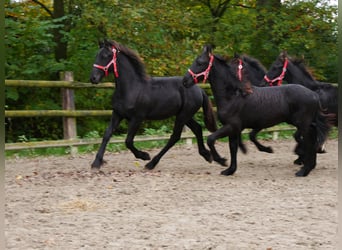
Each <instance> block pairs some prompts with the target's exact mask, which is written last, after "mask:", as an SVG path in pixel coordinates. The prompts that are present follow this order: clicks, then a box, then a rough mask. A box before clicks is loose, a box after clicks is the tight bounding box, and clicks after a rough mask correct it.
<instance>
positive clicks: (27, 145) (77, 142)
mask: <svg viewBox="0 0 342 250" xmlns="http://www.w3.org/2000/svg"><path fill="white" fill-rule="evenodd" d="M294 130H295V127H293V126H290V125H285V126H274V127H271V128H268V129H264V130H262V132H267V133H273V132H280V131H294ZM250 131H251V130H250V129H245V130H244V131H243V132H242V133H243V134H247V133H249V132H250ZM210 134H211V133H210V132H208V131H205V132H203V136H204V137H207V136H208V135H210ZM170 136H171V135H170V134H167V135H163V136H136V137H135V139H134V141H135V142H144V141H158V140H168V139H169V138H170ZM181 138H182V139H193V138H195V136H194V134H192V133H191V132H185V133H182V136H181ZM101 142H102V138H97V139H69V140H54V141H37V142H17V143H6V144H5V150H6V151H11V150H23V149H34V148H53V147H69V146H82V145H95V144H100V143H101ZM109 143H125V138H118V139H115V138H112V139H111V140H110V141H109Z"/></svg>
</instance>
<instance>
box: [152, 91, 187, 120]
mask: <svg viewBox="0 0 342 250" xmlns="http://www.w3.org/2000/svg"><path fill="white" fill-rule="evenodd" d="M181 107H182V100H181V98H180V97H179V96H177V95H175V96H165V95H164V96H158V98H154V99H152V100H151V105H150V108H149V112H148V113H147V119H150V120H163V119H167V118H169V117H172V116H175V115H177V114H178V113H179V110H180V109H181Z"/></svg>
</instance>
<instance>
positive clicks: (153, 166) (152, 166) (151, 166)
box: [145, 161, 156, 170]
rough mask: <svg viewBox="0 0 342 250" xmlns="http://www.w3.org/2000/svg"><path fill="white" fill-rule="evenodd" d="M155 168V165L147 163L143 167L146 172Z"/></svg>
mask: <svg viewBox="0 0 342 250" xmlns="http://www.w3.org/2000/svg"><path fill="white" fill-rule="evenodd" d="M155 167H156V164H154V163H153V162H151V161H150V162H149V163H147V164H146V165H145V168H146V169H148V170H152V169H154V168H155Z"/></svg>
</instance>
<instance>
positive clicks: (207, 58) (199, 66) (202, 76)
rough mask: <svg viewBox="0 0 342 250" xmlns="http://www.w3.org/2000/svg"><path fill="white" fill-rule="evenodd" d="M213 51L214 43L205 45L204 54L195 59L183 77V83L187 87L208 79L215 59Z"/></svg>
mask: <svg viewBox="0 0 342 250" xmlns="http://www.w3.org/2000/svg"><path fill="white" fill-rule="evenodd" d="M212 51H213V46H212V45H205V46H204V47H203V51H202V54H201V55H199V56H198V57H197V58H196V59H195V61H194V62H193V63H192V65H191V67H190V68H189V69H188V72H187V73H186V74H185V76H184V78H183V84H184V86H185V87H187V88H188V87H190V86H192V85H194V84H197V83H198V82H199V81H200V80H203V82H205V81H206V80H207V79H208V76H209V73H210V70H211V67H212V64H213V61H214V55H213V53H212Z"/></svg>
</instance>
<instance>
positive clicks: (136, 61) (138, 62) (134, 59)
mask: <svg viewBox="0 0 342 250" xmlns="http://www.w3.org/2000/svg"><path fill="white" fill-rule="evenodd" d="M106 42H108V43H109V44H110V46H114V47H115V48H116V49H118V50H119V52H120V53H123V54H125V55H126V56H127V57H128V59H129V60H130V62H131V63H132V64H133V67H134V68H135V70H136V71H137V74H138V75H139V76H140V77H141V78H142V79H144V80H147V79H149V76H148V75H147V73H146V69H145V65H144V63H143V61H142V59H141V58H140V56H139V55H138V54H137V53H136V52H135V51H133V50H132V49H130V48H127V47H126V46H124V45H122V44H120V43H118V42H116V41H114V40H107V41H106Z"/></svg>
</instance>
